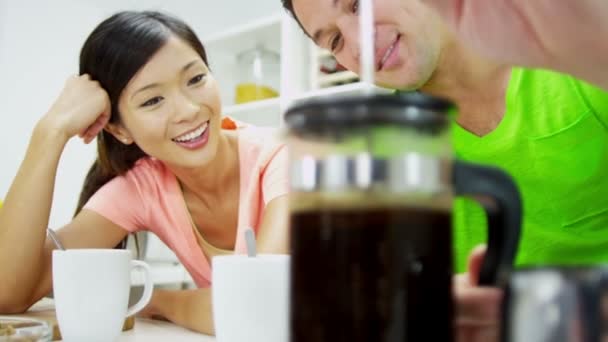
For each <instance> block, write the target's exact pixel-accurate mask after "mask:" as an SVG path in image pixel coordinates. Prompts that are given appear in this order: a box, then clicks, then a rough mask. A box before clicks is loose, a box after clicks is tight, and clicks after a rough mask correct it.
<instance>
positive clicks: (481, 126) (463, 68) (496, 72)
mask: <svg viewBox="0 0 608 342" xmlns="http://www.w3.org/2000/svg"><path fill="white" fill-rule="evenodd" d="M510 73H511V67H510V66H507V65H501V64H498V63H495V62H492V61H490V60H488V59H485V58H483V57H480V56H478V55H476V54H475V53H473V52H471V51H470V50H469V49H467V48H465V47H464V46H462V45H461V44H460V43H459V42H457V41H456V40H455V39H447V43H446V46H444V49H443V50H442V55H441V56H440V60H439V64H438V67H437V69H436V70H435V72H434V74H433V76H432V77H431V79H430V80H429V81H428V82H427V83H426V84H425V85H424V86H423V87H422V88H421V89H420V90H422V91H424V92H426V93H429V94H431V95H435V96H440V97H445V98H448V99H450V100H451V101H453V102H454V103H456V105H457V106H458V109H459V115H458V118H457V121H458V123H459V124H460V125H461V126H462V127H464V128H465V129H467V130H469V131H471V132H472V133H474V134H476V135H479V136H483V135H485V134H488V133H489V132H491V131H492V130H494V128H496V126H498V124H499V123H500V121H501V120H502V117H503V116H504V111H505V98H506V90H507V86H508V82H509V78H510Z"/></svg>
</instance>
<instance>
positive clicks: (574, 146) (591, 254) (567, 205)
mask: <svg viewBox="0 0 608 342" xmlns="http://www.w3.org/2000/svg"><path fill="white" fill-rule="evenodd" d="M452 134H453V142H454V150H455V153H456V156H457V157H458V158H460V159H462V160H466V161H470V162H475V163H479V164H485V165H493V166H496V167H499V168H502V169H503V170H505V171H507V172H508V173H509V174H511V175H512V176H513V178H514V179H515V182H516V183H517V184H518V186H519V189H520V191H521V193H522V199H523V214H524V216H523V230H522V235H521V243H520V246H519V253H518V256H517V260H516V263H517V264H518V265H532V264H535V265H538V264H588V263H601V262H604V263H605V262H608V93H606V92H603V91H601V90H599V89H597V88H594V87H592V86H590V85H588V84H585V83H583V82H581V81H579V80H576V79H574V78H572V77H569V76H565V75H562V74H558V73H554V72H549V71H544V70H529V69H514V70H513V72H512V75H511V79H510V82H509V86H508V90H507V96H506V112H505V115H504V118H503V119H502V121H501V122H500V124H499V125H498V127H497V128H496V129H495V130H494V131H492V132H491V133H490V134H487V135H486V136H484V137H478V136H476V135H474V134H472V133H470V132H468V131H466V130H465V129H463V128H462V127H460V126H459V125H457V124H454V125H453V127H452ZM454 205H455V209H454V229H455V232H454V239H455V245H454V246H455V257H456V260H455V261H456V270H457V271H459V272H461V271H464V269H465V267H466V260H467V256H468V254H469V252H470V250H471V249H472V248H473V247H474V246H475V245H477V244H479V243H482V242H483V241H485V237H486V228H485V227H486V219H485V215H484V213H483V210H482V209H481V207H480V206H479V205H478V204H477V203H476V202H474V201H473V200H469V199H462V198H461V199H457V200H456V201H455V204H454Z"/></svg>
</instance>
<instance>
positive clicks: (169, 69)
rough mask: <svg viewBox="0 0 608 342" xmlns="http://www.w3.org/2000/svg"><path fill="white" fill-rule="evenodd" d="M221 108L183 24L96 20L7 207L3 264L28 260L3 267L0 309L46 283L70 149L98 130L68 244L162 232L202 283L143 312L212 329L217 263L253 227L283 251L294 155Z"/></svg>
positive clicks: (36, 294)
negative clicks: (64, 158) (53, 214)
mask: <svg viewBox="0 0 608 342" xmlns="http://www.w3.org/2000/svg"><path fill="white" fill-rule="evenodd" d="M221 114H222V109H221V103H220V95H219V92H218V86H217V84H216V81H215V79H214V77H213V75H212V74H211V72H210V70H209V67H208V61H207V57H206V53H205V49H204V47H203V45H202V44H201V42H200V41H199V40H198V38H197V37H196V35H195V34H194V32H193V31H192V30H191V29H190V28H189V27H188V26H187V25H186V24H185V23H183V22H182V21H181V20H179V19H177V18H175V17H172V16H168V15H165V14H162V13H158V12H120V13H117V14H115V15H113V16H111V17H110V18H108V19H106V20H105V21H103V22H102V23H101V24H99V26H98V27H97V28H96V29H95V30H94V31H93V32H92V33H91V34H90V36H89V37H88V39H87V40H86V42H85V44H84V46H83V48H82V51H81V55H80V76H74V77H71V78H69V79H68V81H67V82H66V85H65V87H64V90H63V92H62V93H61V94H60V96H59V98H58V99H57V100H56V102H55V103H54V104H53V106H52V107H51V108H50V110H49V111H48V112H47V113H46V114H45V115H44V116H43V117H42V119H40V121H39V122H38V124H37V125H36V127H35V129H34V132H33V134H32V138H31V141H30V145H29V148H28V151H27V153H26V155H25V159H24V161H23V163H22V165H21V168H20V170H19V172H18V174H17V177H16V178H15V179H14V181H13V184H12V186H11V189H10V191H9V193H8V195H7V197H6V203H5V207H6V208H10V210H3V211H0V227H1V228H0V235H2V239H0V263H2V264H7V265H16V264H19V265H23V264H27V265H31V267H28V268H23V267H18V266H7V267H4V268H2V272H3V273H2V276H6V277H10V278H12V279H15V281H14V282H11V283H6V282H5V283H2V284H0V312H19V311H23V310H25V309H27V308H28V307H29V306H30V305H32V304H33V303H34V302H36V301H37V300H38V299H40V298H41V297H42V296H44V295H45V294H47V293H48V292H49V291H50V290H51V279H52V276H51V272H52V270H51V252H52V249H53V243H52V241H50V240H45V239H46V238H45V236H46V234H45V227H47V225H48V219H49V211H50V207H51V204H52V203H51V201H52V198H53V183H54V177H55V173H56V171H57V165H58V162H59V159H60V157H61V153H62V151H63V148H64V147H65V144H66V143H67V142H68V140H69V139H70V138H72V137H74V136H76V135H78V136H80V137H81V138H83V140H84V141H85V143H89V142H91V141H92V140H93V139H94V138H95V137H97V150H98V156H97V160H96V161H95V163H94V164H93V166H92V167H91V169H90V170H89V172H88V174H87V176H86V179H85V182H84V187H83V190H82V193H81V194H80V199H79V203H78V206H77V210H76V215H75V217H74V219H73V220H72V221H71V222H69V223H68V224H67V225H65V226H64V227H63V228H61V229H59V230H58V231H57V235H58V236H59V239H60V240H61V242H62V243H63V245H65V246H66V248H111V247H113V246H115V245H116V244H117V243H118V242H120V241H121V240H122V239H124V238H125V237H126V236H127V234H129V233H131V232H136V231H140V230H149V231H151V232H153V233H155V234H157V235H158V236H159V237H160V238H161V239H162V240H163V241H164V242H165V243H166V244H167V245H168V246H169V247H170V248H172V249H173V251H174V252H175V253H176V254H177V256H178V257H179V259H180V261H181V262H182V263H183V264H184V266H185V267H186V268H187V269H188V271H189V272H190V274H191V276H192V278H193V279H194V280H195V282H196V284H197V285H198V287H199V289H197V290H188V291H161V290H157V291H156V292H155V294H154V295H153V298H152V301H151V302H150V304H149V306H148V308H147V309H145V310H144V314H145V315H148V316H162V317H164V318H166V319H169V320H171V321H173V322H175V323H178V324H181V325H184V326H186V327H188V328H191V329H194V330H198V331H202V332H206V333H212V332H213V322H212V319H211V298H210V290H209V287H210V286H212V282H211V276H210V275H211V270H210V262H209V260H210V259H211V258H212V257H213V256H214V255H216V254H225V253H235V252H236V253H241V252H244V251H245V244H244V236H243V234H244V231H245V229H247V228H249V227H251V228H253V230H254V232H255V233H256V235H257V239H258V246H259V249H260V251H261V252H264V253H285V252H286V251H287V214H288V213H287V202H286V194H287V189H288V184H287V170H286V162H287V157H286V153H287V152H286V149H285V147H284V146H283V144H282V143H280V142H278V141H277V140H275V139H274V136H275V134H273V132H272V131H270V129H267V128H261V127H253V126H251V125H247V124H245V123H241V122H235V121H234V120H231V119H230V118H225V117H224V118H223V117H222V115H221ZM23 203H31V204H32V205H29V206H23V205H22V204H23ZM24 245H25V246H27V247H28V248H23V246H24ZM15 257H18V258H19V259H20V262H19V263H14V262H9V261H11V260H14V258H15ZM75 276H78V275H75Z"/></svg>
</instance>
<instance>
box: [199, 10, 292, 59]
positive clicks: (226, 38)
mask: <svg viewBox="0 0 608 342" xmlns="http://www.w3.org/2000/svg"><path fill="white" fill-rule="evenodd" d="M281 21H282V14H281V13H276V14H272V15H270V16H268V17H265V18H261V19H258V20H255V21H252V22H249V23H247V24H244V25H242V26H238V27H235V28H232V29H230V30H226V31H223V32H220V33H218V34H215V35H211V36H209V37H206V38H204V39H203V40H202V41H203V44H205V46H207V47H208V48H207V50H208V51H207V52H208V53H215V52H218V51H220V52H221V54H222V55H229V56H233V57H236V56H237V55H238V54H240V53H241V52H243V51H246V50H249V49H252V48H254V47H256V46H257V45H259V44H262V45H264V47H266V48H267V49H270V50H273V51H275V52H279V51H280V50H281V47H280V41H281V39H280V35H281ZM212 62H213V60H212Z"/></svg>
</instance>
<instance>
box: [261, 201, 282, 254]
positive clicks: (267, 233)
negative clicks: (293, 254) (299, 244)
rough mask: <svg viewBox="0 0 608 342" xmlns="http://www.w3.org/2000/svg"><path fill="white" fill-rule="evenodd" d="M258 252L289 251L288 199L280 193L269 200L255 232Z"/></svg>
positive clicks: (276, 252) (278, 252) (280, 252)
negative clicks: (256, 232)
mask: <svg viewBox="0 0 608 342" xmlns="http://www.w3.org/2000/svg"><path fill="white" fill-rule="evenodd" d="M257 247H258V248H257V250H258V252H259V253H269V254H288V253H289V200H288V196H287V195H282V196H279V197H276V198H275V199H273V200H271V201H270V202H269V203H268V205H266V209H264V214H263V216H262V223H261V224H260V228H259V230H258V234H257Z"/></svg>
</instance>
